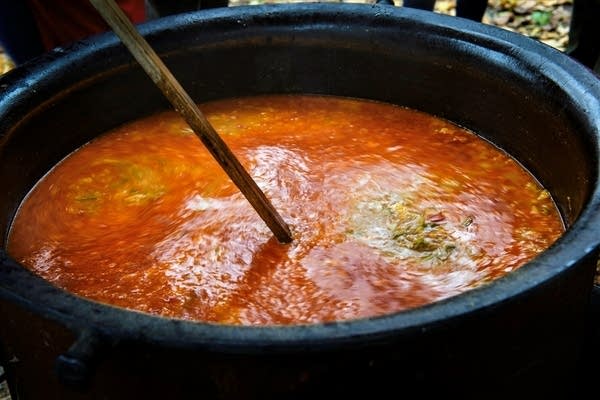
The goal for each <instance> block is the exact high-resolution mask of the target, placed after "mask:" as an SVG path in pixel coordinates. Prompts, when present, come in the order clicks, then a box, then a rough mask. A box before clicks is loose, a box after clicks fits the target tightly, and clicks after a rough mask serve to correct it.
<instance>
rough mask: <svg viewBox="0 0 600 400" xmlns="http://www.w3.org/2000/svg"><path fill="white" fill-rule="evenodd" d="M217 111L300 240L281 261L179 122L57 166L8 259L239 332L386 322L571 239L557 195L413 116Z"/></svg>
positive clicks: (286, 101)
mask: <svg viewBox="0 0 600 400" xmlns="http://www.w3.org/2000/svg"><path fill="white" fill-rule="evenodd" d="M200 108H201V109H202V111H203V112H204V113H205V115H206V116H207V117H208V119H209V120H210V122H211V123H212V124H213V126H214V127H215V128H216V130H217V131H218V132H219V133H220V135H221V136H222V137H223V139H224V140H225V141H226V143H227V144H228V145H229V146H230V148H231V149H232V151H233V152H234V153H235V154H236V156H237V157H238V158H239V159H240V161H241V162H242V164H243V165H244V167H245V168H246V169H247V170H248V171H249V173H250V175H251V176H252V177H253V178H254V180H255V181H256V182H257V183H258V185H259V186H260V187H261V189H262V190H263V191H264V192H265V194H266V195H267V197H268V198H269V199H270V200H271V202H272V203H273V205H274V207H275V208H276V209H277V210H278V211H279V213H280V214H281V216H282V217H283V218H284V220H285V221H286V222H287V223H288V225H289V226H290V228H291V230H292V232H293V236H294V240H293V242H292V243H290V244H286V245H283V244H280V243H279V242H278V241H277V240H276V239H275V238H274V237H273V235H272V233H271V231H270V230H269V229H268V228H267V227H266V225H265V224H264V222H263V221H262V219H260V217H259V216H258V215H257V214H256V212H255V211H254V209H253V208H252V207H251V205H250V204H249V203H248V202H247V200H246V199H245V198H244V197H243V195H241V193H240V192H239V191H238V190H237V188H236V186H235V185H234V184H233V183H232V182H231V181H230V180H229V178H228V177H227V175H226V174H225V173H224V172H223V171H222V170H221V168H220V166H219V165H218V164H217V162H216V161H215V160H213V158H212V157H211V155H210V154H209V153H208V151H207V150H206V149H205V148H204V146H203V145H202V143H201V142H200V140H199V139H198V138H197V137H196V136H195V135H194V134H193V132H192V131H191V130H190V128H189V127H188V126H187V124H186V123H185V122H184V121H183V119H181V118H180V117H179V116H178V115H177V114H176V113H175V112H163V113H160V114H157V115H154V116H150V117H148V118H144V119H140V120H138V121H134V122H131V123H128V124H126V125H124V126H121V127H119V128H117V129H115V130H114V131H112V132H109V133H107V134H105V135H103V136H102V137H98V138H97V139H95V140H93V141H92V142H91V143H88V144H87V145H85V146H83V147H82V148H80V149H78V150H77V151H75V152H74V153H72V154H71V155H69V156H68V157H66V158H65V159H64V160H63V161H62V162H60V163H59V164H58V165H57V166H55V168H54V169H52V171H50V172H49V173H48V174H47V175H46V176H45V177H44V178H43V179H42V180H41V181H40V182H39V183H38V184H37V185H36V186H35V188H34V189H33V190H32V191H31V193H30V194H29V195H28V196H27V198H26V199H25V201H24V202H23V204H22V205H21V207H20V209H19V211H18V213H17V215H16V217H15V220H14V223H13V226H12V227H11V232H10V237H9V243H8V251H9V253H10V254H11V255H12V256H13V257H14V258H16V259H17V260H18V261H19V262H21V263H22V264H23V265H25V266H26V267H28V268H30V269H31V270H32V271H34V272H35V273H37V274H39V275H40V276H42V277H43V278H45V279H46V280H48V281H51V282H53V283H54V284H55V285H57V286H59V287H61V288H64V289H65V290H67V291H70V292H73V293H76V294H78V295H80V296H83V297H86V298H89V299H93V300H96V301H99V302H102V303H108V304H112V305H116V306H120V307H124V308H127V309H134V310H138V311H142V312H146V313H151V314H156V315H161V316H166V317H173V318H180V319H188V320H198V321H210V322H218V323H226V324H242V325H267V324H303V323H316V322H323V321H333V320H348V319H354V318H362V317H372V316H379V315H382V314H387V313H393V312H397V311H401V310H406V309H410V308H413V307H418V306H421V305H424V304H427V303H431V302H434V301H438V300H441V299H444V298H447V297H449V296H454V295H457V294H459V293H461V292H464V291H466V290H469V289H471V288H474V287H477V286H479V285H482V284H484V283H485V282H489V281H490V280H493V279H496V278H498V277H501V276H503V275H505V274H507V273H509V272H511V271H513V270H515V269H516V268H519V267H520V266H521V265H523V264H524V263H526V262H527V261H529V260H531V259H532V258H533V257H535V256H536V255H537V254H539V253H540V252H542V251H543V250H545V249H546V248H547V247H548V246H550V245H551V244H552V243H553V242H554V241H555V240H556V239H557V238H558V237H559V236H560V235H561V234H562V233H563V231H564V226H563V223H562V220H561V217H560V215H559V213H558V212H557V209H556V207H555V204H554V203H553V200H552V198H551V197H550V195H549V193H548V192H547V191H546V190H544V188H542V187H541V186H540V185H539V184H538V183H537V181H536V180H535V179H534V178H533V177H532V176H531V175H530V174H529V173H528V172H527V171H526V170H524V169H523V168H522V166H520V165H519V164H518V163H517V162H515V161H514V160H513V159H511V158H510V157H509V156H507V155H506V154H505V153H503V152H502V151H500V150H499V149H498V148H496V147H494V146H493V145H491V144H490V143H488V142H486V141H484V140H483V139H481V138H479V137H478V136H476V135H475V134H473V133H472V132H470V131H466V130H465V129H462V128H460V127H458V126H456V125H453V124H452V123H449V122H447V121H445V120H441V119H438V118H435V117H433V116H430V115H427V114H425V113H421V112H416V111H414V110H409V109H405V108H402V107H398V106H394V105H390V104H384V103H378V102H373V101H363V100H358V99H349V98H337V97H321V96H309V95H306V96H300V95H281V96H259V97H248V98H238V99H227V100H222V101H215V102H210V103H206V104H201V105H200Z"/></svg>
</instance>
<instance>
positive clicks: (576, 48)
mask: <svg viewBox="0 0 600 400" xmlns="http://www.w3.org/2000/svg"><path fill="white" fill-rule="evenodd" d="M599 18H600V0H575V1H574V2H573V14H572V16H571V24H570V28H569V45H568V47H567V51H566V52H567V54H569V55H570V56H571V57H573V58H574V59H576V60H577V61H579V62H581V63H582V64H584V65H586V66H588V67H590V68H596V69H597V71H596V72H600V71H598V70H599V69H600V66H599V65H600V24H599V23H598V19H599Z"/></svg>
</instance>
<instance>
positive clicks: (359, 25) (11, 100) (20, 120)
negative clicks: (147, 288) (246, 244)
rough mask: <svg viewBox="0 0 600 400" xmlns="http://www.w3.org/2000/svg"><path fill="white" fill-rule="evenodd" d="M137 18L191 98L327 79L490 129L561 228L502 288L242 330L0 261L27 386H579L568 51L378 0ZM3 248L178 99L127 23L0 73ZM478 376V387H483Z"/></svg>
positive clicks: (589, 182)
mask: <svg viewBox="0 0 600 400" xmlns="http://www.w3.org/2000/svg"><path fill="white" fill-rule="evenodd" d="M143 33H144V34H145V35H146V36H147V38H148V40H149V41H150V42H151V44H152V45H153V46H154V47H155V48H156V49H157V51H158V52H159V53H160V54H161V55H162V57H163V59H164V60H165V62H166V64H167V65H168V66H169V67H170V68H172V70H173V72H174V74H175V76H177V78H178V79H179V80H180V81H181V82H182V84H183V86H184V87H185V88H186V89H187V90H188V91H189V93H190V94H191V95H192V97H193V98H194V99H195V100H198V101H204V100H210V99H216V98H223V97H230V96H239V95H249V94H257V93H271V92H274V93H281V92H285V93H289V92H292V93H294V92H300V93H307V92H309V93H325V94H335V95H342V96H352V97H361V98H369V99H377V100H382V101H386V102H391V103H396V104H401V105H405V106H408V107H413V108H416V109H420V110H423V111H426V112H429V113H433V114H436V115H438V116H441V117H443V118H447V119H449V120H452V121H455V122H457V123H459V124H461V125H464V126H466V127H468V128H471V129H473V130H475V131H477V132H479V133H480V134H481V135H482V136H484V137H485V138H487V139H489V140H490V141H492V142H494V143H496V144H497V145H498V146H500V147H502V148H504V149H506V150H507V151H508V152H509V153H511V154H512V155H513V156H514V157H515V158H517V159H518V160H519V161H520V162H521V163H522V164H523V165H524V166H525V167H527V168H528V169H530V170H531V171H532V172H533V173H534V175H536V176H537V177H538V178H539V180H540V181H541V182H542V183H543V184H544V185H545V186H546V187H547V188H548V189H549V190H550V192H551V193H552V194H553V196H554V197H555V199H556V201H557V203H558V205H559V207H560V210H561V212H562V214H563V216H564V219H565V222H566V224H567V225H568V230H567V232H566V233H565V235H564V236H563V237H562V238H561V239H560V240H558V242H557V243H556V244H555V245H553V246H552V247H551V248H550V249H548V250H547V251H545V252H544V253H542V254H541V255H540V256H539V257H537V258H536V259H535V260H533V261H532V262H530V263H529V264H527V265H525V266H524V267H522V268H521V269H519V270H517V271H516V272H513V273H511V274H509V275H508V276H506V277H505V278H502V279H499V280H497V281H495V282H493V283H490V284H488V285H486V286H485V287H481V288H479V289H476V290H472V291H470V292H467V293H465V294H463V295H459V296H456V297H453V298H450V299H448V300H446V301H442V302H439V303H435V304H432V305H429V306H426V307H421V308H418V309H414V310H411V311H407V312H402V313H398V314H394V315H389V316H384V317H381V318H370V319H364V320H357V321H352V322H343V323H331V324H324V325H311V326H293V327H263V328H257V327H233V326H218V325H210V324H202V323H192V322H183V321H178V320H170V319H166V318H159V317H153V316H148V315H144V314H141V313H137V312H132V311H127V310H124V309H119V308H114V307H110V306H106V305H103V304H98V303H94V302H91V301H87V300H85V299H82V298H79V297H76V296H73V295H71V294H69V293H66V292H64V291H62V290H60V289H57V288H55V287H53V286H52V285H50V284H48V283H47V282H45V281H44V280H42V279H40V278H38V277H35V276H33V275H32V274H31V273H29V272H28V271H27V270H25V269H24V268H22V267H21V266H19V265H18V264H17V263H15V262H14V261H13V260H11V258H10V256H8V255H6V254H5V253H3V254H2V265H1V267H0V313H1V317H0V341H1V342H2V347H1V349H0V350H1V353H2V354H1V356H2V359H1V362H2V363H3V364H5V367H6V369H7V372H8V377H9V383H10V385H11V389H12V391H13V395H15V396H16V398H18V399H42V398H43V399H48V398H60V399H70V398H98V399H104V398H107V399H121V398H123V399H132V398H143V399H146V398H178V397H179V398H183V397H198V398H212V397H215V398H270V397H276V398H290V397H293V398H303V397H304V396H307V395H312V394H330V395H331V394H337V395H340V394H351V395H368V396H370V397H375V396H377V395H382V393H383V392H384V391H387V390H392V391H393V393H394V394H395V395H398V396H400V395H401V394H403V393H405V392H406V391H407V390H410V389H412V390H421V391H423V392H424V393H433V392H440V393H444V394H447V395H450V394H462V395H464V397H471V396H485V397H502V396H503V395H507V394H511V395H512V393H513V392H515V390H519V392H518V393H520V394H530V395H536V397H540V396H541V395H544V394H546V395H547V394H557V393H564V394H573V393H575V392H576V390H577V388H578V387H580V385H582V384H583V383H585V380H582V379H581V377H582V376H583V375H581V373H582V372H585V371H581V370H578V365H579V362H580V361H581V357H582V356H583V355H584V354H585V352H584V351H583V349H584V347H585V337H586V335H585V332H586V324H587V323H588V320H587V318H586V317H587V312H588V310H587V307H588V304H589V296H590V292H591V289H592V282H593V275H594V269H595V262H596V258H597V252H598V244H599V242H600V235H599V229H598V227H599V226H600V212H599V208H600V189H599V186H598V175H599V165H598V164H599V160H598V159H599V157H598V156H599V154H600V147H599V138H600V133H599V129H600V80H598V79H597V78H596V77H595V76H594V75H593V74H592V73H591V72H589V70H587V69H586V68H584V67H583V66H581V65H580V64H578V63H577V62H575V61H573V60H571V59H570V58H569V57H568V56H566V55H564V54H562V53H560V52H559V51H557V50H554V49H552V48H550V47H548V46H545V45H542V44H539V43H537V42H535V41H533V40H531V39H528V38H525V37H522V36H520V35H517V34H514V33H511V32H507V31H503V30H500V29H497V28H493V27H490V26H486V25H483V24H479V23H474V22H470V21H467V20H461V19H458V18H454V17H449V16H443V15H437V14H433V13H428V12H422V11H414V10H410V9H403V8H398V7H393V6H384V5H374V6H369V5H347V4H307V5H298V4H296V5H279V6H260V7H258V6H256V7H239V8H228V9H219V10H214V11H202V12H199V13H193V14H187V15H180V16H175V17H169V18H166V19H163V20H158V21H155V22H151V23H148V24H146V25H145V26H144V27H143ZM0 88H1V89H0V90H1V92H0V146H1V147H0V149H1V153H0V182H1V183H2V192H1V193H0V205H1V207H2V208H1V211H0V226H1V227H2V234H3V235H2V244H3V246H5V244H6V234H7V231H8V228H9V224H10V223H11V219H12V217H13V216H14V214H15V211H16V209H17V207H18V205H19V202H20V201H21V200H22V199H23V197H24V196H25V195H26V194H27V192H28V191H29V190H30V188H31V187H32V185H33V184H34V183H35V182H36V181H37V180H38V179H39V178H40V177H42V176H43V175H44V173H46V172H47V171H48V170H49V168H51V167H52V166H53V165H54V164H55V163H56V162H57V161H59V160H60V159H61V158H63V157H64V156H65V155H67V154H68V153H69V152H71V151H73V150H74V149H76V148H77V147H78V146H80V145H82V144H83V143H85V142H87V141H89V140H90V139H92V138H93V137H95V136H96V135H98V134H99V133H101V132H104V131H106V130H108V129H110V128H113V127H115V126H116V125H119V124H122V123H123V122H126V121H129V120H131V119H134V118H136V117H140V116H144V115H147V114H150V113H153V112H155V111H157V110H160V109H164V108H166V107H167V103H166V101H165V100H164V99H163V97H162V96H161V95H160V93H159V92H158V91H157V89H155V88H154V87H153V85H152V83H151V81H150V80H149V79H148V78H147V77H146V76H145V75H144V73H143V72H142V71H141V69H140V68H139V67H138V66H137V65H136V63H135V62H133V61H132V58H131V57H130V56H129V54H128V53H127V51H126V50H125V49H124V48H123V47H122V46H121V45H120V43H119V42H118V40H117V39H116V38H115V36H113V35H111V34H106V35H102V36H100V37H97V38H94V39H91V40H89V41H84V42H81V43H79V44H77V45H75V46H73V47H71V48H68V49H63V50H57V51H55V52H53V53H51V54H49V55H48V56H45V57H43V58H41V59H37V60H35V61H33V62H31V63H28V64H26V65H24V66H22V67H19V68H17V69H16V70H13V71H12V72H10V73H8V74H7V75H6V76H5V77H3V78H2V79H0ZM482 390H483V391H485V392H482Z"/></svg>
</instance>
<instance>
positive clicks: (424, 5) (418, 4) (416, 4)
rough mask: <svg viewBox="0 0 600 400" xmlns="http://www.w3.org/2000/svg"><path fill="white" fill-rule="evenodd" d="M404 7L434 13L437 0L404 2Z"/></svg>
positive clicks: (408, 0) (410, 0) (405, 0)
mask: <svg viewBox="0 0 600 400" xmlns="http://www.w3.org/2000/svg"><path fill="white" fill-rule="evenodd" d="M402 5H403V6H404V7H410V8H418V9H420V10H427V11H433V7H434V6H435V0H404V1H403V2H402Z"/></svg>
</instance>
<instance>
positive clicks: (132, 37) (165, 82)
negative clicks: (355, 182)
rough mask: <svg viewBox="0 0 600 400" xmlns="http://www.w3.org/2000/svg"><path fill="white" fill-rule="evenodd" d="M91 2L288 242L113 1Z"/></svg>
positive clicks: (265, 203) (252, 185)
mask: <svg viewBox="0 0 600 400" xmlns="http://www.w3.org/2000/svg"><path fill="white" fill-rule="evenodd" d="M90 2H91V3H92V5H93V6H94V7H95V8H96V9H97V10H98V12H100V14H101V15H102V17H103V18H104V20H105V21H106V23H107V24H108V25H109V26H110V27H111V28H112V29H113V31H114V32H115V33H116V34H117V35H118V36H119V37H120V38H121V41H122V42H123V43H124V44H125V46H127V48H128V49H129V51H130V52H131V54H132V55H133V56H134V57H135V59H136V60H137V62H138V63H139V64H140V65H141V66H142V68H143V69H144V71H146V73H147V74H148V76H150V78H151V79H152V80H153V81H154V83H155V84H156V85H157V86H158V88H159V89H160V90H161V91H162V93H163V94H164V95H165V97H166V98H167V99H168V100H169V101H170V102H171V104H172V105H173V107H174V108H175V110H176V111H177V112H178V113H179V114H181V116H183V118H184V119H185V120H186V122H187V123H188V124H189V125H190V127H191V128H192V130H193V131H194V132H195V133H196V135H197V136H198V137H199V138H200V140H201V141H202V143H204V145H205V146H206V148H207V149H208V151H210V153H211V154H212V156H213V157H214V158H215V159H216V160H217V162H218V163H219V164H220V165H221V167H222V168H223V170H225V172H226V173H227V175H229V177H230V178H231V180H232V181H233V182H234V183H235V184H236V185H237V187H238V188H239V189H240V191H241V192H242V194H244V196H246V199H248V201H249V202H250V204H252V206H253V207H254V209H255V210H256V212H258V214H259V215H260V217H261V218H262V219H263V221H265V223H266V224H267V226H268V227H269V228H270V229H271V231H272V232H273V234H274V235H275V237H276V238H277V239H278V240H279V242H281V243H289V242H291V241H292V234H291V232H290V229H289V227H288V226H287V224H286V223H285V222H284V221H283V219H282V218H281V216H280V215H279V214H278V213H277V210H275V208H274V207H273V205H272V204H271V203H270V202H269V200H268V199H267V198H266V196H265V194H264V193H263V192H262V191H261V190H260V188H259V187H258V185H257V184H256V182H254V180H253V179H252V177H250V175H249V174H248V172H247V171H246V170H245V169H244V167H243V166H242V165H241V164H240V162H239V161H238V159H237V158H236V157H235V155H234V154H233V152H232V151H231V150H230V149H229V147H227V145H226V144H225V142H224V141H223V140H222V139H221V137H220V136H219V135H218V134H217V132H216V131H215V129H214V128H213V127H212V125H211V124H210V123H209V122H208V120H207V119H206V117H205V116H204V115H203V114H202V112H201V111H200V110H199V109H198V106H197V105H196V103H195V102H194V101H193V100H192V99H191V97H190V96H189V95H188V94H187V93H186V91H185V90H184V89H183V87H182V86H181V85H180V84H179V82H178V81H177V80H176V79H175V77H174V76H173V74H171V72H170V71H169V70H168V68H167V67H166V66H165V64H164V63H163V62H162V61H161V59H160V58H159V57H158V55H157V54H156V53H155V52H154V50H153V49H152V48H151V47H150V45H149V44H148V42H146V40H145V39H144V38H143V37H142V35H140V33H139V32H138V31H137V30H136V28H135V27H134V26H133V24H132V23H131V21H130V20H129V19H128V18H127V16H126V15H125V14H124V13H123V11H122V10H121V9H120V8H119V6H118V5H117V4H116V3H115V2H114V0H90Z"/></svg>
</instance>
